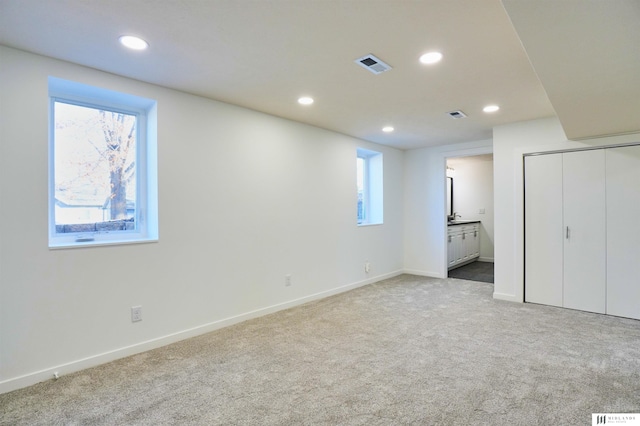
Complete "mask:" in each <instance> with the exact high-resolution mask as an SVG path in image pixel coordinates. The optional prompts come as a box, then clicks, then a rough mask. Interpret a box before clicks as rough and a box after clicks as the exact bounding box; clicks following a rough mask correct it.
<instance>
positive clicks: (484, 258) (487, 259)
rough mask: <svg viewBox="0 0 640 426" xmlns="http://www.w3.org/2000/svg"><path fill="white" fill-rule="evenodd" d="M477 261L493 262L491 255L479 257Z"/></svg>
mask: <svg viewBox="0 0 640 426" xmlns="http://www.w3.org/2000/svg"><path fill="white" fill-rule="evenodd" d="M478 262H491V263H493V257H479V258H478Z"/></svg>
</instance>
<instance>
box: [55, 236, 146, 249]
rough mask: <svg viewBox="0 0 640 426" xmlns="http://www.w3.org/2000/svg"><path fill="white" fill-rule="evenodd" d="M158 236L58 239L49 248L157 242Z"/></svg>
mask: <svg viewBox="0 0 640 426" xmlns="http://www.w3.org/2000/svg"><path fill="white" fill-rule="evenodd" d="M157 242H158V238H136V239H125V238H123V239H117V238H114V239H102V240H101V239H95V240H91V241H75V240H73V241H69V240H65V241H56V242H49V250H59V249H76V248H83V247H100V246H116V245H127V244H147V243H157Z"/></svg>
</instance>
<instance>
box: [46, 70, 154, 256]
mask: <svg viewBox="0 0 640 426" xmlns="http://www.w3.org/2000/svg"><path fill="white" fill-rule="evenodd" d="M49 98H50V112H49V114H50V117H49V121H50V130H49V247H51V248H57V247H79V246H86V245H102V244H123V243H134V242H147V241H156V240H157V239H158V214H157V210H158V202H157V141H156V139H157V137H156V134H157V132H156V123H157V118H156V102H155V101H154V100H151V99H146V98H141V97H138V96H133V95H128V94H124V93H119V92H114V91H111V90H106V89H101V88H97V87H92V86H87V85H84V84H80V83H75V82H72V81H67V80H62V79H59V78H54V77H49Z"/></svg>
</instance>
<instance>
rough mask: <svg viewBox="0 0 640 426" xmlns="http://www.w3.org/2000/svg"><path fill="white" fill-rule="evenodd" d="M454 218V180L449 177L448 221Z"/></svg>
mask: <svg viewBox="0 0 640 426" xmlns="http://www.w3.org/2000/svg"><path fill="white" fill-rule="evenodd" d="M451 218H453V178H452V177H447V219H451Z"/></svg>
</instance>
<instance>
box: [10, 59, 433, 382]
mask: <svg viewBox="0 0 640 426" xmlns="http://www.w3.org/2000/svg"><path fill="white" fill-rule="evenodd" d="M49 76H55V77H59V78H64V79H67V80H73V81H77V82H80V83H84V84H89V85H93V86H98V87H103V88H106V89H111V90H115V91H120V92H125V93H131V94H134V95H137V96H142V97H146V98H151V99H155V100H157V102H158V158H159V160H158V161H159V167H158V170H159V172H158V180H159V205H160V206H159V222H160V240H159V242H158V243H153V244H135V245H128V246H113V247H94V248H79V249H69V250H49V249H48V247H47V135H48V91H47V78H48V77H49ZM0 99H1V102H0V132H1V133H0V138H1V140H0V203H2V208H0V392H2V391H4V390H8V389H12V388H15V387H16V386H21V385H26V384H29V383H33V382H34V381H37V380H42V379H45V378H49V377H51V374H52V371H54V369H56V371H60V373H61V374H65V373H66V372H69V371H73V370H74V369H77V368H81V367H87V366H90V365H93V364H97V363H99V362H105V361H108V360H110V359H114V358H117V357H120V356H125V355H128V354H131V353H135V352H139V351H142V350H145V349H149V348H150V347H154V346H159V345H161V344H163V343H168V342H170V341H172V340H179V339H180V338H184V337H188V336H189V335H193V334H198V333H202V332H205V331H208V330H211V329H215V328H218V327H220V326H222V325H225V324H229V323H233V322H234V321H239V320H242V319H246V318H249V317H251V316H257V315H260V314H261V313H267V312H270V311H273V310H277V309H282V308H283V307H286V306H290V305H294V304H297V303H302V302H304V301H306V300H310V299H313V298H317V297H322V296H323V295H328V294H331V293H333V292H338V291H344V290H345V289H348V288H353V286H358V285H363V284H366V283H368V282H372V281H375V280H376V279H380V278H381V277H386V276H389V275H393V274H397V273H400V272H401V271H402V268H403V258H404V253H403V220H404V214H403V206H404V202H403V199H404V192H403V161H404V160H403V153H402V151H399V150H396V149H393V148H389V147H385V146H380V145H375V144H370V143H366V142H364V141H360V140H357V139H354V138H350V137H347V136H344V135H340V134H336V133H333V132H330V131H326V130H323V129H319V128H316V127H311V126H306V125H303V124H299V123H295V122H292V121H289V120H283V119H280V118H277V117H273V116H270V115H267V114H262V113H258V112H255V111H249V110H246V109H243V108H240V107H236V106H233V105H228V104H224V103H221V102H216V101H213V100H209V99H205V98H202V97H197V96H192V95H189V94H186V93H181V92H178V91H175V90H170V89H166V88H162V87H158V86H154V85H151V84H146V83H141V82H139V81H134V80H130V79H126V78H123V77H118V76H115V75H112V74H108V73H103V72H99V71H96V70H92V69H88V68H84V67H81V66H77V65H73V64H70V63H66V62H62V61H57V60H53V59H50V58H45V57H42V56H38V55H33V54H29V53H25V52H22V51H18V50H15V49H11V48H7V47H3V46H0ZM358 147H362V148H368V149H372V150H375V151H379V152H382V153H383V155H384V202H385V212H384V225H380V226H369V227H358V226H357V224H356V185H355V178H356V166H355V162H356V160H355V159H356V149H357V148H358ZM443 173H444V171H443ZM367 260H368V261H369V262H370V264H371V272H370V273H369V274H366V273H365V272H364V262H365V261H367ZM287 274H291V276H292V285H291V286H290V287H285V285H284V284H285V275H287ZM135 305H141V306H142V307H143V320H142V322H138V323H133V324H132V323H131V320H130V308H131V306H135Z"/></svg>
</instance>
